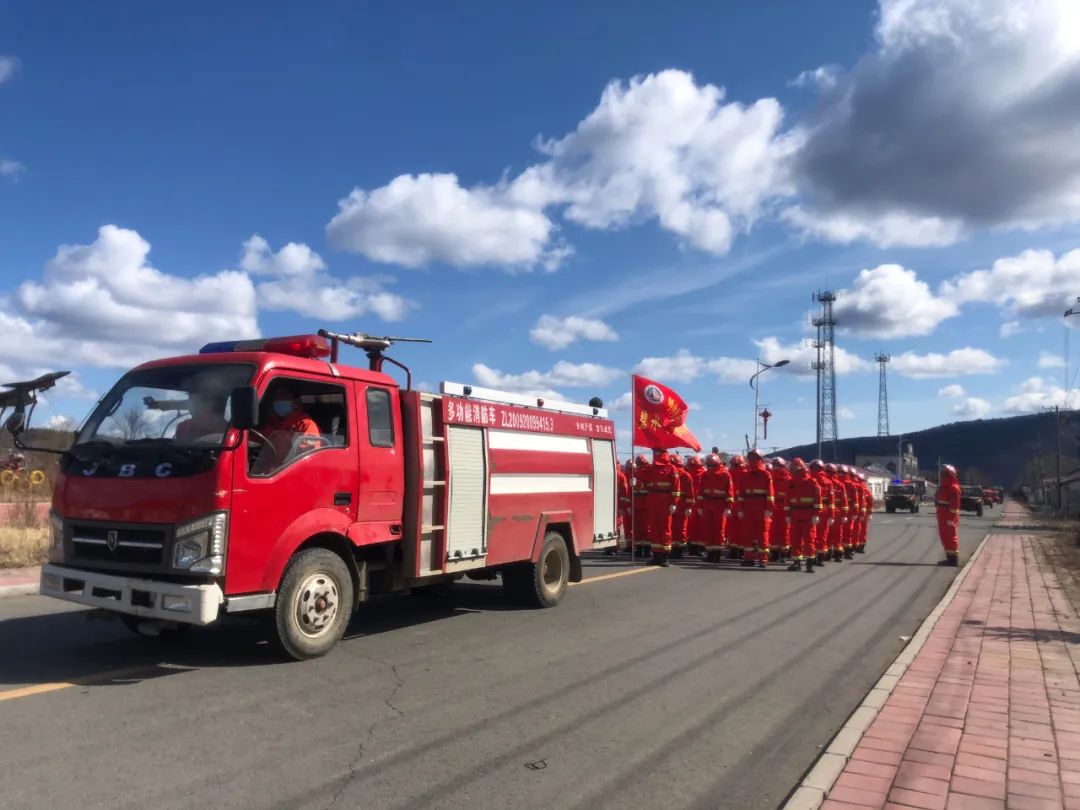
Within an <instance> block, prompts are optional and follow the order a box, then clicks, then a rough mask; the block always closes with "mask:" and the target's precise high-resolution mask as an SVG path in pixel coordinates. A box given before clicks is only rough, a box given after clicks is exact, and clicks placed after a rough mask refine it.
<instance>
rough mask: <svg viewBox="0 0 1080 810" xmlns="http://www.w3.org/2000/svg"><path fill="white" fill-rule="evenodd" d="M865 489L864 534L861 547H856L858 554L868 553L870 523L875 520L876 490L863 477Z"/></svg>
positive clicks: (860, 537) (861, 538)
mask: <svg viewBox="0 0 1080 810" xmlns="http://www.w3.org/2000/svg"><path fill="white" fill-rule="evenodd" d="M862 487H863V525H862V534H861V535H860V536H859V545H857V546H856V547H855V553H856V554H865V553H866V541H867V540H869V539H870V521H872V520H873V519H874V490H872V489H871V488H870V482H869V481H867V480H866V476H865V475H864V476H862Z"/></svg>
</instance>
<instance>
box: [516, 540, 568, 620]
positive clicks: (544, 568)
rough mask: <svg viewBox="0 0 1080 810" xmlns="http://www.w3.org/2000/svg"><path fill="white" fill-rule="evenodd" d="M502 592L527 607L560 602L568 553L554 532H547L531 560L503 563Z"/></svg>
mask: <svg viewBox="0 0 1080 810" xmlns="http://www.w3.org/2000/svg"><path fill="white" fill-rule="evenodd" d="M502 578H503V588H504V590H505V591H506V595H507V596H508V597H510V599H511V600H512V601H514V602H517V603H518V604H521V605H525V606H527V607H536V608H550V607H555V606H556V605H557V604H559V602H561V601H562V598H563V596H564V595H565V594H566V588H567V585H568V584H569V582H570V553H569V552H568V551H567V550H566V542H565V541H564V540H563V537H562V535H561V534H559V533H558V532H548V533H547V534H546V535H545V536H544V543H543V545H542V546H541V547H540V559H539V560H538V561H537V562H535V563H531V562H529V563H520V564H518V565H511V566H507V567H506V568H504V569H503V572H502Z"/></svg>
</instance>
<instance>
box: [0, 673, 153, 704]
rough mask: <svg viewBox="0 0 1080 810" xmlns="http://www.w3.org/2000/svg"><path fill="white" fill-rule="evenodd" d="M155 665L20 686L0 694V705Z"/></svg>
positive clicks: (84, 684)
mask: <svg viewBox="0 0 1080 810" xmlns="http://www.w3.org/2000/svg"><path fill="white" fill-rule="evenodd" d="M156 666H157V665H156V664H144V665H142V666H138V667H126V668H124V669H114V670H111V671H109V672H99V673H97V674H95V675H84V676H82V677H80V678H74V679H72V680H70V681H56V682H54V683H35V684H32V685H31V686H20V687H18V688H17V689H8V690H6V691H4V692H0V703H2V702H4V701H5V700H16V699H17V698H24V697H30V696H32V695H43V694H45V693H46V692H57V691H59V690H61V689H70V688H71V687H73V686H89V685H90V684H93V683H97V682H99V681H107V680H110V679H112V678H119V677H122V676H124V675H131V674H133V673H135V672H146V671H147V670H151V669H154V668H155V667H156Z"/></svg>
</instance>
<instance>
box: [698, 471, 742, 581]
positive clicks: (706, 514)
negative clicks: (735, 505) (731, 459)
mask: <svg viewBox="0 0 1080 810" xmlns="http://www.w3.org/2000/svg"><path fill="white" fill-rule="evenodd" d="M700 493H701V495H700V498H699V500H700V504H701V512H702V515H701V534H700V535H699V537H700V539H701V541H702V542H703V543H704V544H705V558H706V559H707V560H708V561H709V562H714V563H715V562H720V560H721V559H723V556H724V546H725V545H726V544H727V521H728V520H729V518H730V517H731V504H732V499H733V498H734V491H733V490H732V487H731V473H730V472H729V471H728V468H727V467H725V466H724V462H723V461H721V460H720V456H718V455H717V454H716V453H710V454H709V457H708V458H707V459H705V473H704V474H703V475H702V476H701V490H700Z"/></svg>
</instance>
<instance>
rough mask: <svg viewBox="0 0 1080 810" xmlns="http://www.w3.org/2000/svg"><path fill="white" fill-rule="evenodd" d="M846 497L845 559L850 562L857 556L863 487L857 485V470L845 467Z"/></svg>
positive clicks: (843, 479) (843, 477) (843, 478)
mask: <svg viewBox="0 0 1080 810" xmlns="http://www.w3.org/2000/svg"><path fill="white" fill-rule="evenodd" d="M841 480H842V481H843V484H844V495H845V496H846V497H847V502H848V520H847V531H846V532H845V534H844V548H843V551H844V559H846V560H850V559H853V558H854V556H855V551H854V549H855V543H856V541H857V539H858V535H859V527H860V526H861V525H862V511H863V505H862V487H860V486H859V485H858V484H857V483H856V478H855V470H853V469H852V468H851V467H844V474H843V476H842V479H841Z"/></svg>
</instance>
